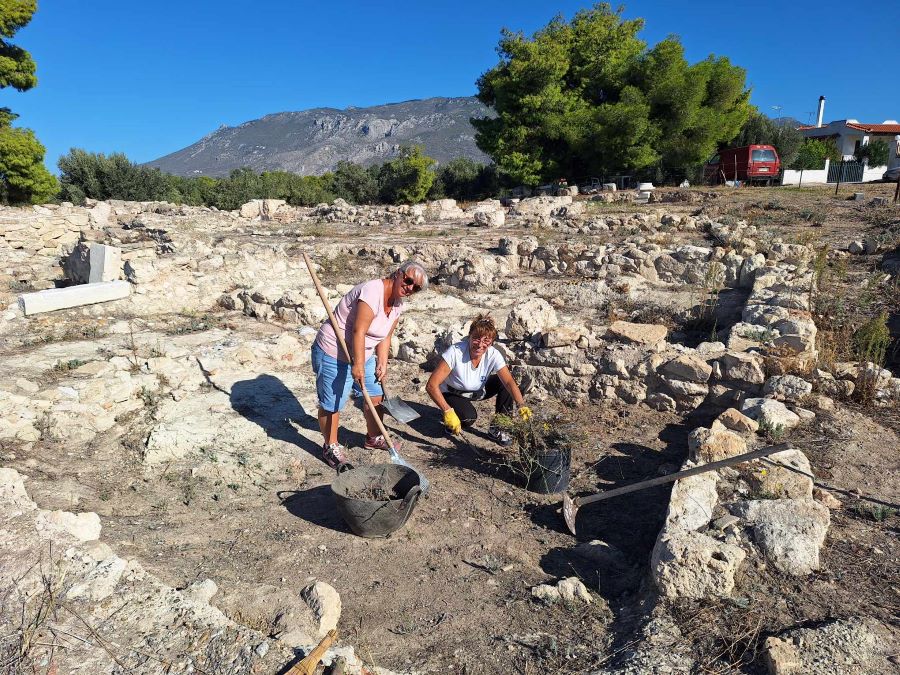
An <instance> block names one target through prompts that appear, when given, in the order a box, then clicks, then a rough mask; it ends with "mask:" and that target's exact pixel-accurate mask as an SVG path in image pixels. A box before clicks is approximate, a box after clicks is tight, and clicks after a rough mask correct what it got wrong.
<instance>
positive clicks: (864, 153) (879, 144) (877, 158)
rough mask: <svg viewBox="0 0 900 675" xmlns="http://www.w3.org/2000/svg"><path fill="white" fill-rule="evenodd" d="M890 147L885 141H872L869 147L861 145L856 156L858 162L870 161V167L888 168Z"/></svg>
mask: <svg viewBox="0 0 900 675" xmlns="http://www.w3.org/2000/svg"><path fill="white" fill-rule="evenodd" d="M890 154H891V149H890V146H889V145H888V144H887V143H885V142H884V141H871V142H869V143H868V144H867V145H860V146H859V147H858V148H857V149H856V152H855V153H854V155H855V156H856V159H857V161H859V162H862V161H863V160H868V161H869V166H887V163H888V158H889V157H890Z"/></svg>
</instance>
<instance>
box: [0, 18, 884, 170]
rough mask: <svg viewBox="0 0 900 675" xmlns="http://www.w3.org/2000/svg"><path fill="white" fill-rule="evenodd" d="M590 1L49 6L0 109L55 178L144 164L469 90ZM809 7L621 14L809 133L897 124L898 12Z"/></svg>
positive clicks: (27, 31)
mask: <svg viewBox="0 0 900 675" xmlns="http://www.w3.org/2000/svg"><path fill="white" fill-rule="evenodd" d="M591 4H592V3H589V2H571V1H568V0H557V2H553V3H549V2H538V1H537V0H517V2H490V0H482V1H481V2H471V1H470V0H457V1H456V2H446V1H444V0H432V2H427V3H426V2H421V0H418V1H406V0H400V1H395V2H391V3H380V2H361V1H360V2H350V1H347V0H331V1H330V2H307V1H304V0H294V1H290V0H257V1H256V2H246V1H242V2H239V1H237V0H181V1H180V2H172V1H170V0H153V1H152V2H143V1H136V0H132V1H129V0H117V1H116V2H112V1H110V0H81V1H79V2H75V1H74V0H39V3H38V11H37V13H36V14H35V16H34V18H33V19H32V21H31V23H30V24H29V25H28V26H26V27H25V28H24V29H22V30H21V31H20V32H19V33H17V34H16V36H15V38H14V39H13V42H14V43H15V44H18V45H19V46H21V47H23V48H25V49H27V50H28V51H30V52H31V54H32V55H33V57H34V58H35V60H36V61H37V64H38V78H39V84H38V87H37V88H35V89H33V90H31V91H29V92H25V93H19V92H16V91H14V90H12V89H8V88H7V89H3V90H2V91H0V106H9V107H11V108H12V109H13V110H14V111H15V112H17V113H19V114H20V115H21V117H20V119H19V120H18V121H17V124H18V125H20V126H27V127H30V128H32V129H34V131H35V132H36V133H37V135H38V138H39V139H40V140H41V141H42V142H43V143H44V145H46V146H47V158H46V163H47V165H48V166H49V167H50V168H51V169H52V170H54V171H55V170H56V160H57V159H58V157H59V156H60V155H61V154H64V153H66V152H67V151H68V150H69V148H71V147H80V148H84V149H86V150H89V151H93V152H105V153H110V152H124V153H125V154H126V155H128V157H129V158H131V159H132V160H134V161H138V162H144V161H149V160H151V159H155V158H156V157H160V156H162V155H165V154H167V153H169V152H173V151H175V150H179V149H181V148H183V147H185V146H187V145H189V144H191V143H193V142H194V141H196V140H198V139H199V138H200V137H202V136H204V135H206V134H208V133H210V132H212V131H214V130H215V129H216V128H217V127H219V126H220V125H222V124H226V125H229V126H233V125H236V124H240V123H242V122H245V121H248V120H251V119H255V118H258V117H261V116H263V115H266V114H269V113H275V112H281V111H285V110H303V109H306V108H313V107H336V108H343V107H346V106H351V105H353V106H368V105H375V104H380V103H389V102H396V101H404V100H408V99H414V98H428V97H431V96H467V95H472V94H474V93H475V80H476V79H477V77H478V76H479V75H480V74H481V73H482V72H484V71H485V70H487V69H489V68H491V67H492V66H493V65H495V64H496V62H497V54H496V46H497V41H498V38H499V35H500V29H501V27H504V26H505V27H508V28H511V29H513V30H521V31H523V32H525V33H526V34H531V33H532V32H534V31H535V30H536V29H538V28H540V27H541V26H543V25H545V24H546V23H547V22H548V21H549V20H550V19H551V18H552V17H553V15H555V14H557V13H562V14H563V15H564V16H565V17H566V18H570V17H571V16H572V15H573V14H574V13H575V12H576V11H578V9H581V8H585V7H590V6H591ZM800 4H801V3H789V2H772V1H770V0H758V1H757V2H755V3H750V4H747V3H724V2H721V0H719V1H711V0H710V1H707V0H702V1H698V0H687V1H686V2H685V1H682V2H672V1H671V0H643V1H640V2H637V1H635V2H630V3H628V4H626V9H625V15H626V17H629V18H633V17H637V16H640V17H643V18H644V19H645V20H646V27H645V29H644V32H643V33H642V37H643V39H644V40H646V41H647V42H649V43H651V44H652V43H655V42H658V41H659V40H660V39H662V38H664V37H666V36H667V35H669V34H676V35H678V36H680V37H681V40H682V42H683V44H684V46H685V50H686V54H687V57H688V59H689V60H690V61H692V62H693V61H697V60H700V59H703V58H705V57H706V56H708V55H709V54H711V53H714V54H716V55H723V56H728V57H729V58H730V59H731V60H732V62H733V63H736V64H738V65H740V66H742V67H744V68H746V70H747V75H748V77H747V79H748V84H749V85H750V86H751V87H752V88H753V95H752V101H753V103H754V104H755V105H757V106H758V107H759V108H760V109H761V110H762V111H763V112H766V113H768V114H772V115H773V116H777V115H778V114H780V115H790V116H793V117H796V118H797V119H799V120H801V121H802V122H806V121H807V120H808V119H810V114H811V113H812V111H814V110H815V107H816V102H817V100H818V97H819V95H820V94H824V95H825V96H826V98H827V103H826V109H825V119H826V121H827V120H830V119H843V118H847V117H852V118H856V119H858V120H860V121H863V122H881V121H883V120H885V119H889V118H890V119H900V86H897V85H898V82H900V75H898V72H900V71H898V60H897V56H898V51H897V44H898V42H900V38H898V32H897V31H898V26H900V2H897V0H890V1H889V2H869V1H867V0H866V1H861V2H856V3H852V4H847V3H846V2H840V3H838V2H834V1H832V0H819V2H817V3H812V4H810V3H802V5H803V6H799V5H800ZM892 83H893V84H892ZM772 106H781V107H780V110H779V111H777V112H776V111H774V110H773V108H772Z"/></svg>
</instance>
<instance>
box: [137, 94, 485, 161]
mask: <svg viewBox="0 0 900 675" xmlns="http://www.w3.org/2000/svg"><path fill="white" fill-rule="evenodd" d="M489 112H490V109H489V108H487V107H486V106H484V105H482V104H481V103H479V102H478V100H477V99H475V98H474V97H462V98H430V99H426V100H415V101H404V102H403V103H389V104H386V105H379V106H372V107H369V108H347V109H345V110H338V109H336V108H313V109H311V110H302V111H299V112H280V113H274V114H272V115H266V116H265V117H262V118H260V119H257V120H251V121H249V122H244V123H243V124H241V125H239V126H236V127H226V126H223V127H221V128H219V129H217V130H216V131H214V132H213V133H211V134H209V135H208V136H205V137H204V138H201V139H200V140H199V141H197V142H196V143H194V144H193V145H190V146H188V147H186V148H184V149H182V150H178V151H177V152H173V153H171V154H169V155H166V156H164V157H160V158H159V159H156V160H153V161H151V162H148V163H147V164H148V165H149V166H155V167H159V168H160V169H162V170H163V171H165V172H168V173H173V174H177V175H182V176H197V175H207V176H225V175H228V173H229V172H230V171H231V170H232V169H237V168H240V167H244V166H247V167H250V168H252V169H254V170H256V171H263V170H266V169H268V170H274V169H282V170H285V171H292V172H295V173H300V174H322V173H324V172H326V171H328V170H331V169H334V168H335V166H337V163H338V162H339V161H341V160H349V161H351V162H355V163H357V164H363V165H369V164H374V163H380V162H383V161H385V160H387V159H390V158H392V157H395V156H396V155H397V153H398V152H399V150H400V147H401V146H402V145H411V144H421V145H424V146H425V150H426V153H427V154H428V155H429V156H431V157H433V158H435V159H436V160H437V161H438V162H439V163H442V164H443V163H446V162H448V161H449V160H451V159H454V158H456V157H469V158H471V159H474V160H476V161H480V162H487V161H489V160H488V158H487V157H486V156H485V155H484V154H483V153H482V152H481V151H480V150H478V148H477V147H476V146H475V130H474V129H473V128H472V125H471V124H470V122H469V119H470V118H472V117H481V116H484V115H485V114H488V113H489Z"/></svg>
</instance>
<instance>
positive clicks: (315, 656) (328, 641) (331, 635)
mask: <svg viewBox="0 0 900 675" xmlns="http://www.w3.org/2000/svg"><path fill="white" fill-rule="evenodd" d="M337 635H338V632H337V629H336V628H332V629H331V630H330V631H328V633H326V635H325V637H323V638H322V641H321V642H320V643H319V644H317V645H316V646H315V647H314V648H313V650H312V651H311V652H310V653H309V654H307V655H306V656H305V657H304V658H303V660H302V661H301V662H300V663H298V664H296V665H295V666H294V667H293V668H291V669H290V670H289V671H287V673H285V675H314V673H315V672H316V666H318V665H319V661H321V660H322V657H323V656H325V652H327V651H328V648H329V647H331V645H332V644H333V643H334V641H335V640H337Z"/></svg>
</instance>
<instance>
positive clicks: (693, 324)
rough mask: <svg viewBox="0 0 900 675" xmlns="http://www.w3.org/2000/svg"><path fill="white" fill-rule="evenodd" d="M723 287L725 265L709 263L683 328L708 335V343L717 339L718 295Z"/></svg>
mask: <svg viewBox="0 0 900 675" xmlns="http://www.w3.org/2000/svg"><path fill="white" fill-rule="evenodd" d="M724 287H725V265H723V264H722V263H720V262H717V261H716V262H711V263H710V264H709V267H708V268H707V269H706V273H705V274H704V276H703V281H702V282H701V284H700V288H699V289H698V293H699V299H698V300H699V301H698V302H697V303H696V304H695V305H694V306H693V307H692V308H691V310H690V312H689V313H688V316H687V318H686V319H685V321H684V325H683V328H684V330H686V331H693V332H697V333H703V334H705V335H708V338H709V340H710V341H712V342H715V341H716V340H717V339H718V331H717V330H716V329H717V327H718V308H719V293H720V292H721V291H722V289H723V288H724Z"/></svg>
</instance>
